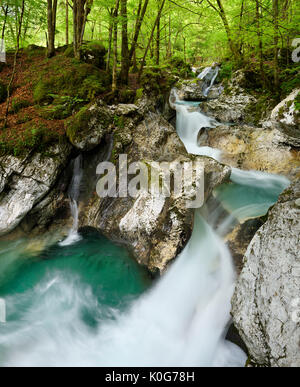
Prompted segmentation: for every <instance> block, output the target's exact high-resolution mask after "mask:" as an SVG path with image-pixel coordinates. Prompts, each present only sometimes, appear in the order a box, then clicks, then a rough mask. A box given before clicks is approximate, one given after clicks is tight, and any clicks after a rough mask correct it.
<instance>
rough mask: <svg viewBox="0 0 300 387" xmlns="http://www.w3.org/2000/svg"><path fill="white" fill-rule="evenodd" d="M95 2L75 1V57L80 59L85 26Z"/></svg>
mask: <svg viewBox="0 0 300 387" xmlns="http://www.w3.org/2000/svg"><path fill="white" fill-rule="evenodd" d="M92 5H93V0H73V31H74V36H73V45H74V56H75V58H77V59H80V47H81V45H82V42H83V37H84V31H85V25H86V22H87V18H88V15H89V14H90V12H91V9H92Z"/></svg>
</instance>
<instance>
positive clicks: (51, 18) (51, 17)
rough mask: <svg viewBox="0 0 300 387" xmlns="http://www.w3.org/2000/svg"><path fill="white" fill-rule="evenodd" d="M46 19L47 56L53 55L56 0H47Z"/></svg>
mask: <svg viewBox="0 0 300 387" xmlns="http://www.w3.org/2000/svg"><path fill="white" fill-rule="evenodd" d="M47 5H48V9H47V21H48V58H51V57H52V56H54V55H55V29H56V10H57V0H53V3H52V0H47Z"/></svg>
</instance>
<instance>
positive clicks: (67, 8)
mask: <svg viewBox="0 0 300 387" xmlns="http://www.w3.org/2000/svg"><path fill="white" fill-rule="evenodd" d="M68 44H69V0H66V45H68Z"/></svg>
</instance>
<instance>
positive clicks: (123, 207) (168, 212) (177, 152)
mask: <svg viewBox="0 0 300 387" xmlns="http://www.w3.org/2000/svg"><path fill="white" fill-rule="evenodd" d="M131 136H132V142H131V143H130V144H129V145H128V147H127V148H126V153H127V154H128V156H129V160H128V161H129V162H130V163H131V162H135V161H144V162H145V163H146V164H147V165H150V164H151V163H152V162H168V163H170V165H171V166H172V165H176V163H183V162H192V161H194V162H195V161H198V162H199V163H202V165H203V166H204V171H205V187H204V195H205V198H207V197H209V196H210V195H211V193H212V191H213V189H214V187H215V186H217V185H219V184H221V183H223V182H225V181H227V180H228V179H229V176H230V172H231V169H230V168H229V167H226V166H224V165H221V164H219V163H218V162H216V161H215V160H213V159H209V158H206V157H197V158H195V157H193V156H189V155H188V154H187V153H186V150H185V147H184V145H183V144H182V143H181V141H180V139H179V137H178V136H177V133H176V131H175V129H174V128H173V127H172V126H171V125H170V124H168V122H167V121H166V120H165V119H164V118H163V117H162V116H161V115H159V114H154V113H151V112H150V113H148V115H147V116H146V117H145V119H144V121H142V122H141V123H140V124H138V125H137V127H135V128H134V129H133V130H132V131H131ZM157 168H158V169H159V168H160V166H157ZM171 168H172V167H171ZM188 188H189V189H188V190H187V192H185V194H184V195H180V197H178V196H176V195H175V194H174V192H173V191H171V195H170V196H169V197H165V196H160V195H157V194H154V193H151V192H150V191H149V190H148V191H145V190H144V191H141V192H140V193H139V195H138V197H137V198H131V197H130V196H129V197H126V198H103V199H100V198H99V197H98V196H94V197H93V198H92V200H91V201H90V203H89V206H88V208H87V209H86V210H85V215H84V218H83V219H82V220H81V225H82V226H92V227H95V228H97V229H99V230H100V231H101V232H103V233H104V234H105V235H107V236H108V237H109V238H111V239H113V240H116V241H119V242H122V243H125V244H127V245H128V246H129V248H130V249H131V250H132V252H133V254H134V256H135V257H136V259H137V261H138V262H139V263H141V264H143V265H145V266H147V267H148V268H149V269H150V270H151V271H153V272H156V271H159V272H163V271H164V269H165V268H166V266H167V265H168V263H169V262H170V261H171V260H173V259H174V258H175V257H176V256H177V255H178V254H179V253H180V252H181V251H182V249H183V248H184V246H185V244H186V243H187V241H188V240H189V238H190V235H191V232H192V228H193V213H194V210H193V209H191V208H188V207H187V205H186V202H187V200H189V199H190V200H191V198H193V197H194V196H195V193H196V191H197V186H196V183H195V181H193V182H192V183H191V184H190V186H189V187H188Z"/></svg>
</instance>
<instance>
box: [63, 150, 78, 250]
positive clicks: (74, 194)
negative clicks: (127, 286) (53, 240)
mask: <svg viewBox="0 0 300 387" xmlns="http://www.w3.org/2000/svg"><path fill="white" fill-rule="evenodd" d="M73 163H74V167H73V169H74V170H73V177H72V181H71V184H70V188H69V199H70V210H71V214H72V218H73V226H72V228H71V229H70V232H69V235H68V237H67V238H66V239H65V240H64V241H62V242H61V243H60V245H61V246H69V245H72V244H73V243H76V242H78V241H79V240H80V239H81V237H80V235H79V233H78V224H79V209H78V200H79V196H80V184H81V180H82V176H83V171H82V165H81V164H82V155H79V156H78V157H77V158H76V159H75V160H74V161H73Z"/></svg>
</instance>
